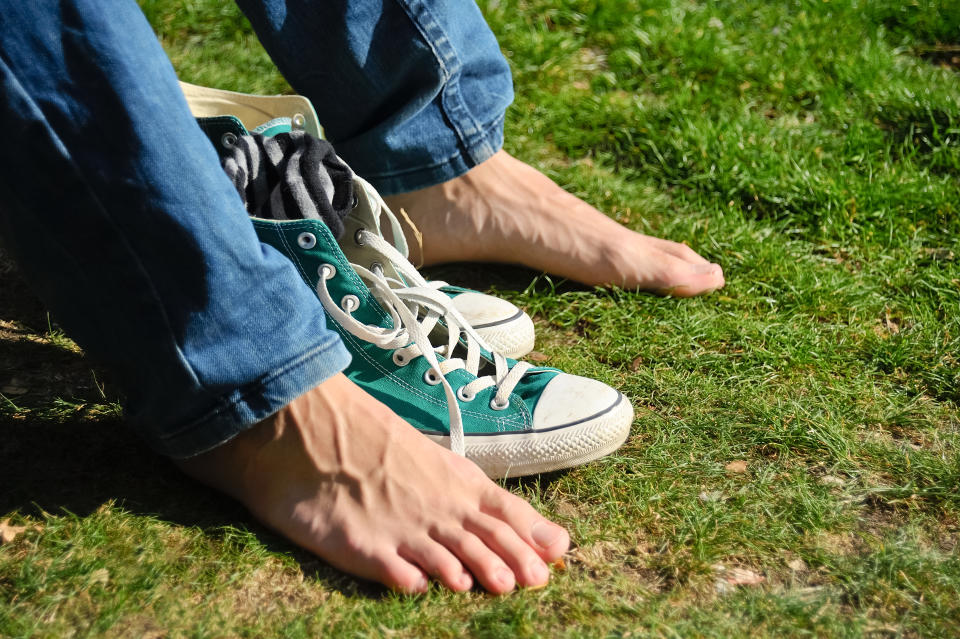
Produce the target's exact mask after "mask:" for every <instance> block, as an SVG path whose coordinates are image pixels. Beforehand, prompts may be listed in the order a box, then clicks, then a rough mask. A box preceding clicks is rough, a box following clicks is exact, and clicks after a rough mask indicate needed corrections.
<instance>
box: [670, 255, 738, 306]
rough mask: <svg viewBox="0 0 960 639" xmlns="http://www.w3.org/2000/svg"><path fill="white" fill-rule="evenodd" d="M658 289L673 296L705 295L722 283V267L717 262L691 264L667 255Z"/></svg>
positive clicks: (719, 286)
mask: <svg viewBox="0 0 960 639" xmlns="http://www.w3.org/2000/svg"><path fill="white" fill-rule="evenodd" d="M659 279H660V281H661V286H660V287H659V290H660V292H661V293H663V294H664V295H673V296H674V297H694V296H696V295H705V294H707V293H712V292H713V291H715V290H717V289H718V288H721V287H722V286H723V285H724V283H725V282H724V279H723V269H722V268H721V267H720V265H719V264H711V263H706V264H691V263H689V262H686V261H683V260H681V259H679V258H676V257H672V256H671V257H669V259H668V260H666V263H665V264H664V269H663V271H662V275H661V277H660V278H659Z"/></svg>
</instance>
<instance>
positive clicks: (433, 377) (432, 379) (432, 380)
mask: <svg viewBox="0 0 960 639" xmlns="http://www.w3.org/2000/svg"><path fill="white" fill-rule="evenodd" d="M442 379H443V378H442V377H440V376H439V375H437V374H436V373H434V372H433V369H432V368H431V369H430V370H428V371H427V372H426V373H424V374H423V381H425V382H426V383H428V384H430V385H431V386H436V385H437V384H439V383H440V382H441V380H442Z"/></svg>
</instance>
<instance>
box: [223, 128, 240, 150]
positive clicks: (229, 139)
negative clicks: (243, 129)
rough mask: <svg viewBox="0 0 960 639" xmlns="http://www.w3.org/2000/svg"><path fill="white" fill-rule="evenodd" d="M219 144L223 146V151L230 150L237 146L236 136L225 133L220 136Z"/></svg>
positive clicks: (228, 132)
mask: <svg viewBox="0 0 960 639" xmlns="http://www.w3.org/2000/svg"><path fill="white" fill-rule="evenodd" d="M220 144H222V145H223V148H225V149H232V148H233V147H234V146H236V145H237V136H236V135H234V134H233V133H232V132H230V131H227V132H226V133H224V134H223V135H222V136H220Z"/></svg>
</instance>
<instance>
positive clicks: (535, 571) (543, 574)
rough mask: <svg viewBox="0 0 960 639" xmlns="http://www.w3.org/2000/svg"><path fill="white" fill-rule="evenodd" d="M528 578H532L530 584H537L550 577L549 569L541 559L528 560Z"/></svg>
mask: <svg viewBox="0 0 960 639" xmlns="http://www.w3.org/2000/svg"><path fill="white" fill-rule="evenodd" d="M530 578H531V579H532V580H533V584H532V585H535V586H539V585H540V584H542V583H544V582H546V581H547V579H549V578H550V571H549V570H547V567H546V566H545V565H544V563H543V562H542V561H540V560H539V559H534V560H533V561H531V562H530Z"/></svg>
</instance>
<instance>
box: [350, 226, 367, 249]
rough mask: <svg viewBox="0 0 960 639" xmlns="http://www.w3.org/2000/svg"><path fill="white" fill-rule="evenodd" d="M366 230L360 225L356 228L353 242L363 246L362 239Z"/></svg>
mask: <svg viewBox="0 0 960 639" xmlns="http://www.w3.org/2000/svg"><path fill="white" fill-rule="evenodd" d="M366 232H367V230H366V229H365V228H363V227H362V226H361V227H360V228H358V229H357V232H356V233H354V234H353V243H354V244H356V245H357V246H363V245H364V244H365V242H364V241H363V234H364V233H366Z"/></svg>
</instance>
